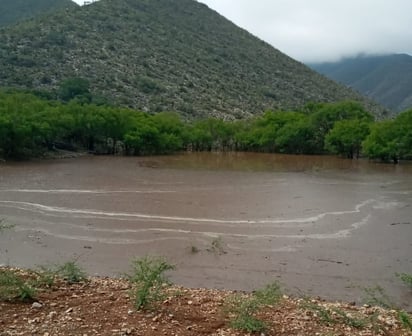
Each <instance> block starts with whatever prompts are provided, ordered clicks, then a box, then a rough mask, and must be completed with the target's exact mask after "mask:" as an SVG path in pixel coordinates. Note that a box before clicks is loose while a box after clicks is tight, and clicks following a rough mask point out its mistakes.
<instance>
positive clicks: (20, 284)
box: [0, 269, 36, 301]
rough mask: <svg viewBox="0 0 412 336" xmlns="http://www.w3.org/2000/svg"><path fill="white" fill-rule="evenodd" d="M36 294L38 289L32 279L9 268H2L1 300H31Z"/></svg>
mask: <svg viewBox="0 0 412 336" xmlns="http://www.w3.org/2000/svg"><path fill="white" fill-rule="evenodd" d="M35 296H36V289H35V287H34V286H33V284H32V283H31V281H30V280H27V279H26V278H24V277H23V275H21V274H19V273H18V272H16V271H13V270H9V269H0V300H1V301H15V300H20V301H30V300H33V299H34V298H35Z"/></svg>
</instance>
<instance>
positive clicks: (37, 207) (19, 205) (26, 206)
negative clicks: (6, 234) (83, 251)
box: [0, 199, 376, 224]
mask: <svg viewBox="0 0 412 336" xmlns="http://www.w3.org/2000/svg"><path fill="white" fill-rule="evenodd" d="M374 202H376V200H373V199H369V200H366V201H363V202H361V203H359V204H357V205H356V206H355V209H354V210H346V211H331V212H324V213H320V214H318V215H316V216H311V217H306V218H305V217H303V218H294V219H264V220H224V219H212V218H192V217H179V216H161V215H148V214H142V213H129V212H108V211H101V210H87V209H86V210H84V209H71V208H64V207H54V206H48V205H43V204H39V203H30V202H18V201H0V204H3V205H4V206H7V207H12V208H16V209H20V210H27V211H33V212H41V213H46V214H47V213H57V214H66V215H71V214H74V215H86V216H90V215H93V216H101V217H108V218H116V217H120V218H124V217H127V218H138V219H149V220H162V221H170V222H198V223H215V224H280V223H284V224H287V223H311V222H317V221H319V220H320V219H322V218H324V217H325V216H339V215H346V214H354V213H359V212H360V211H361V208H362V207H364V206H366V205H368V204H371V203H374Z"/></svg>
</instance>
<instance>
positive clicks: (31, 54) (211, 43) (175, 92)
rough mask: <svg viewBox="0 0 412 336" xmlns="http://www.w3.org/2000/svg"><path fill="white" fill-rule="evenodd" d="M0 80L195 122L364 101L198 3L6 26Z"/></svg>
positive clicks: (137, 2)
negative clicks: (74, 84)
mask: <svg viewBox="0 0 412 336" xmlns="http://www.w3.org/2000/svg"><path fill="white" fill-rule="evenodd" d="M0 67H1V69H2V71H1V73H0V86H13V87H23V88H36V89H44V90H55V89H57V88H58V87H59V85H60V84H61V83H62V82H63V81H64V80H65V79H67V78H71V77H82V78H85V79H87V80H88V81H89V82H90V87H91V90H92V93H93V94H94V95H97V96H100V97H104V98H105V99H107V100H108V101H109V102H110V103H113V104H117V105H122V106H130V107H133V108H137V109H141V110H144V111H149V112H157V111H164V110H169V111H170V110H171V111H178V112H179V113H181V114H182V115H184V116H185V117H187V118H196V117H201V116H215V117H223V118H242V117H246V116H250V115H252V114H255V113H259V112H261V111H263V110H266V109H279V108H280V109H294V108H298V107H301V106H302V105H304V104H305V103H307V102H310V101H315V102H319V101H327V102H331V101H339V100H348V99H352V100H360V101H363V102H364V103H365V105H369V107H370V108H371V109H372V110H374V112H376V113H378V114H380V113H382V112H383V109H382V108H381V107H379V106H377V105H374V104H373V103H371V102H369V101H366V100H365V99H364V98H363V97H361V96H360V95H358V94H356V93H354V92H353V91H352V90H350V89H348V88H346V87H344V86H341V85H338V84H336V83H335V82H333V81H331V80H328V79H326V78H324V77H323V76H321V75H319V74H317V73H316V72H314V71H312V70H311V69H309V68H308V67H306V66H305V65H303V64H301V63H299V62H296V61H294V60H293V59H291V58H289V57H288V56H286V55H284V54H282V53H281V52H279V51H278V50H276V49H274V48H273V47H271V46H270V45H268V44H267V43H265V42H263V41H261V40H259V39H258V38H256V37H254V36H253V35H251V34H249V33H248V32H246V31H244V30H242V29H240V28H239V27H237V26H235V25H234V24H233V23H231V22H229V21H228V20H226V19H225V18H224V17H222V16H220V15H219V14H217V13H216V12H214V11H212V10H210V9H209V8H208V7H207V6H205V5H203V4H200V3H198V2H196V1H194V0H175V1H171V0H101V1H99V2H96V3H94V4H92V5H88V6H83V7H78V8H76V9H74V10H72V11H70V12H66V13H56V14H54V15H52V16H49V17H47V18H46V17H43V18H41V19H36V20H33V21H30V22H27V23H24V24H21V25H18V26H14V27H11V28H9V29H7V30H2V31H0Z"/></svg>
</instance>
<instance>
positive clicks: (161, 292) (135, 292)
mask: <svg viewBox="0 0 412 336" xmlns="http://www.w3.org/2000/svg"><path fill="white" fill-rule="evenodd" d="M172 269H174V266H173V265H171V264H169V263H168V262H167V261H165V260H164V259H163V258H155V257H143V258H139V259H135V260H133V262H132V272H131V274H130V275H127V277H128V279H129V281H130V282H131V284H132V287H133V289H132V293H131V296H132V298H133V301H134V305H135V307H136V309H138V310H139V309H143V310H151V309H155V308H156V304H157V303H158V302H159V301H161V300H163V299H164V298H165V290H166V289H167V287H168V286H170V282H169V281H168V279H167V278H166V276H165V272H166V271H169V270H172Z"/></svg>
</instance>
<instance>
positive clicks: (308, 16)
mask: <svg viewBox="0 0 412 336" xmlns="http://www.w3.org/2000/svg"><path fill="white" fill-rule="evenodd" d="M76 2H78V3H83V0H76ZM199 2H203V3H205V4H207V5H208V6H209V7H210V8H213V9H215V10H216V11H217V12H219V13H220V14H222V15H223V16H225V17H226V18H228V19H230V20H231V21H233V22H234V23H236V24H237V25H238V26H240V27H243V28H245V29H246V30H248V31H249V32H251V33H253V34H254V35H256V36H258V37H260V38H261V39H263V40H265V41H266V42H268V43H270V44H272V45H273V46H274V47H275V48H277V49H279V50H281V51H282V52H284V53H286V54H288V55H289V56H291V57H293V58H295V59H297V60H299V61H302V62H314V61H333V60H337V59H339V58H341V57H345V56H352V55H356V54H359V53H367V54H382V53H407V54H410V55H412V0H390V1H389V0H254V1H252V0H199Z"/></svg>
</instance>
